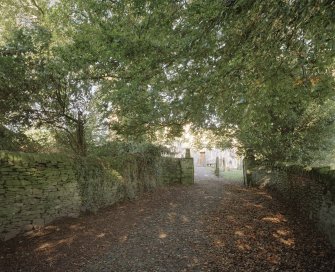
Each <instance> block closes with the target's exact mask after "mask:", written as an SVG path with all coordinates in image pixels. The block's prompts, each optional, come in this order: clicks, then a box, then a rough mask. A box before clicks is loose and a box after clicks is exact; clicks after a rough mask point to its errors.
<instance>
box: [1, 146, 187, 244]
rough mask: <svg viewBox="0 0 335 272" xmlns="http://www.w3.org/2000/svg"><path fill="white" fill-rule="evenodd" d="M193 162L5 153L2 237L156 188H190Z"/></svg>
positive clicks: (165, 159)
mask: <svg viewBox="0 0 335 272" xmlns="http://www.w3.org/2000/svg"><path fill="white" fill-rule="evenodd" d="M184 160H186V161H187V162H186V163H185V162H184ZM191 162H192V167H193V160H192V159H177V158H162V157H157V158H146V157H143V156H126V157H120V158H97V157H91V158H71V157H69V156H66V155H58V154H50V155H48V154H27V153H13V152H4V151H0V239H2V240H7V239H10V238H12V237H14V236H16V235H17V234H19V233H21V232H23V231H29V230H31V229H33V228H37V227H40V226H43V225H45V224H48V223H50V222H51V221H53V220H55V219H57V218H61V217H64V216H69V217H77V216H78V215H79V214H80V212H82V211H93V212H95V211H97V210H98V209H99V208H102V207H106V206H110V205H112V204H114V203H116V202H118V201H120V200H124V199H127V198H134V197H136V196H137V195H139V194H140V193H141V192H144V191H148V190H151V189H154V188H155V187H157V186H162V185H165V184H178V183H183V184H191V183H193V176H191V173H193V172H192V171H193V170H192V169H193V168H192V167H191ZM191 168H192V169H191Z"/></svg>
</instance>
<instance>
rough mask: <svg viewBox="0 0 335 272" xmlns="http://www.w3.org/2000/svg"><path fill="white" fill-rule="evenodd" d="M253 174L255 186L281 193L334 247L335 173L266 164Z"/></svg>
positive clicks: (325, 170) (256, 169) (328, 170)
mask: <svg viewBox="0 0 335 272" xmlns="http://www.w3.org/2000/svg"><path fill="white" fill-rule="evenodd" d="M251 172H252V178H251V179H252V182H253V183H254V184H256V185H259V186H266V187H268V188H271V189H273V190H275V191H277V192H279V193H280V196H281V197H282V198H283V199H284V200H285V201H287V202H289V203H290V204H292V205H294V206H295V208H296V209H297V211H299V213H301V214H303V215H304V216H305V217H306V218H309V219H310V220H311V221H313V222H315V223H316V224H317V226H318V227H319V229H320V230H321V231H322V232H324V233H325V235H326V236H327V237H328V238H329V240H330V242H331V243H332V244H333V246H335V170H330V168H329V167H324V168H313V169H311V170H306V169H303V168H302V167H300V166H294V165H293V166H285V165H276V166H273V165H272V166H270V165H268V166H264V165H263V166H258V167H254V168H253V169H252V171H251Z"/></svg>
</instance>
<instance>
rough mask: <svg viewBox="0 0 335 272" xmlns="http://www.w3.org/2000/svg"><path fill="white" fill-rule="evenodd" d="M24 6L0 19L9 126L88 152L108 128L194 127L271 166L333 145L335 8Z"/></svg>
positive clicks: (318, 4)
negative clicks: (48, 131) (50, 133)
mask: <svg viewBox="0 0 335 272" xmlns="http://www.w3.org/2000/svg"><path fill="white" fill-rule="evenodd" d="M11 4H13V5H11ZM17 4H18V2H17V1H14V0H11V1H9V0H7V1H6V2H5V4H4V10H3V11H2V14H10V13H11V12H10V11H11V10H13V9H15V10H19V11H20V14H23V15H24V16H25V17H27V18H28V19H29V20H28V21H27V23H25V24H21V25H18V26H16V27H9V24H8V23H5V20H2V21H3V25H4V27H3V29H4V31H3V32H2V33H4V35H2V37H1V46H2V48H1V51H0V52H1V54H0V62H1V63H0V64H1V66H0V67H2V68H0V91H1V92H0V108H1V110H0V113H1V115H0V122H1V123H3V124H4V123H13V122H16V121H17V120H20V121H21V122H22V121H25V122H24V123H30V124H33V125H34V126H49V127H50V128H53V129H56V130H58V135H61V136H64V135H66V137H65V142H66V143H67V145H69V146H71V148H72V150H73V151H74V152H75V153H77V154H81V155H85V154H86V149H87V146H88V143H87V142H88V140H92V141H91V142H92V143H94V138H95V137H96V138H99V133H96V131H97V130H99V129H102V130H107V129H108V130H114V131H116V132H117V133H118V134H119V135H121V138H122V139H124V140H127V141H137V142H141V141H142V142H143V141H154V140H157V138H158V137H157V131H164V137H167V138H173V137H176V136H180V135H181V133H182V130H183V127H184V125H185V124H192V126H193V127H194V128H196V129H197V128H200V129H205V130H209V131H212V132H213V135H215V136H218V137H219V138H222V139H224V141H223V143H224V144H226V143H227V141H226V139H227V138H230V139H236V141H235V142H234V144H236V143H238V147H239V148H240V150H246V149H251V150H253V152H254V154H255V155H256V157H258V158H261V159H268V160H282V161H299V162H302V163H309V161H311V160H314V159H315V155H316V154H317V153H318V151H319V150H322V149H324V150H325V149H327V148H330V147H329V146H330V145H331V144H333V142H331V141H329V138H330V137H329V135H331V134H332V133H333V129H334V124H333V123H334V116H335V108H334V106H333V105H334V74H333V71H334V67H335V66H334V57H335V50H334V40H335V34H334V33H335V19H334V10H335V7H334V5H335V4H334V1H321V0H315V1H309V0H303V1H284V0H281V1H275V0H269V1H245V0H243V1H222V0H213V1H211V4H210V5H209V4H208V2H207V1H203V0H194V1H162V0H160V1H145V0H144V1H137V0H125V1H95V0H85V1H84V0H70V1H68V0H66V1H65V0H64V1H55V2H54V3H53V5H47V3H46V2H45V1H33V2H32V3H30V4H29V3H28V2H24V5H23V7H20V6H19V5H17ZM15 19H18V17H15V16H12V17H10V18H9V19H8V20H11V21H12V22H14V21H15ZM6 22H7V21H6ZM13 48H14V50H12V49H13ZM8 102H9V103H8ZM92 115H94V116H93V117H92ZM97 123H98V125H97ZM64 133H65V134H64ZM108 134H110V133H107V135H108ZM94 135H98V136H94ZM100 135H104V137H106V133H105V134H104V133H102V134H100ZM102 142H103V141H102ZM101 148H102V147H101ZM127 148H128V149H129V150H131V148H130V147H127ZM127 148H126V149H127ZM102 149H103V148H102ZM105 149H106V150H108V148H107V147H105ZM112 149H113V148H112ZM117 149H118V148H114V150H111V151H110V152H112V153H113V152H114V153H115V152H116V153H117V152H118V151H115V150H117ZM101 152H102V151H101Z"/></svg>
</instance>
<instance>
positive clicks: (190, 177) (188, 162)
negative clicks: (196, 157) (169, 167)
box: [180, 148, 194, 184]
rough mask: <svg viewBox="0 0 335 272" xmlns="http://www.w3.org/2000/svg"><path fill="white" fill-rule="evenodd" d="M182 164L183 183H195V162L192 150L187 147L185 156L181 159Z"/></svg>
mask: <svg viewBox="0 0 335 272" xmlns="http://www.w3.org/2000/svg"><path fill="white" fill-rule="evenodd" d="M180 166H181V183H182V184H194V163H193V158H191V151H190V149H189V148H186V153H185V158H182V159H181V160H180Z"/></svg>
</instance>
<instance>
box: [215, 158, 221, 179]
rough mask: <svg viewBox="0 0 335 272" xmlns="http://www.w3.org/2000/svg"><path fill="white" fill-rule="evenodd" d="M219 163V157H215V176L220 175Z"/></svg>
mask: <svg viewBox="0 0 335 272" xmlns="http://www.w3.org/2000/svg"><path fill="white" fill-rule="evenodd" d="M219 163H220V160H219V157H216V160H215V172H214V173H215V176H217V177H218V176H220V167H219Z"/></svg>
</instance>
